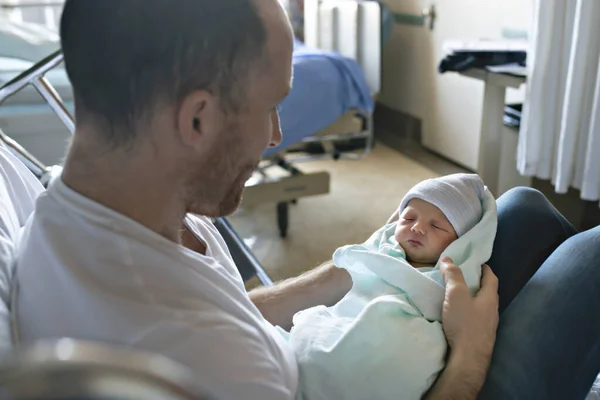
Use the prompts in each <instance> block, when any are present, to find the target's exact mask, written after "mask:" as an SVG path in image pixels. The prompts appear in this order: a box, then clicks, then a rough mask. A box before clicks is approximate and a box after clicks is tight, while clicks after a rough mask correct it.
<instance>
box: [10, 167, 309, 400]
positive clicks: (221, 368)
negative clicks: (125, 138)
mask: <svg viewBox="0 0 600 400" xmlns="http://www.w3.org/2000/svg"><path fill="white" fill-rule="evenodd" d="M186 224H187V226H188V227H189V228H190V230H191V231H192V232H193V233H194V234H195V235H196V236H197V237H198V239H200V240H201V241H203V242H204V243H205V244H206V246H207V248H208V250H207V255H206V256H203V255H200V254H198V253H195V252H193V251H190V250H188V249H186V248H184V247H183V246H180V245H178V244H176V243H173V242H171V241H169V240H167V239H165V238H164V237H162V236H160V235H158V234H156V233H154V232H152V231H150V230H149V229H147V228H145V227H143V226H142V225H140V224H138V223H136V222H134V221H133V220H131V219H128V218H126V217H125V216H123V215H121V214H118V213H116V212H114V211H113V210H110V209H108V208H106V207H104V206H102V205H100V204H98V203H96V202H93V201H91V200H90V199H88V198H86V197H83V196H81V195H79V194H78V193H76V192H74V191H73V190H71V189H70V188H68V187H67V186H66V185H65V184H64V183H63V182H62V180H61V179H55V180H54V181H53V182H52V183H51V185H50V188H49V189H48V191H47V192H46V193H43V194H42V195H40V197H39V199H38V201H37V205H36V210H35V213H34V215H33V217H32V218H31V219H30V220H29V221H28V223H27V225H26V226H25V228H24V231H23V234H22V236H21V241H20V243H19V246H18V255H17V265H16V278H17V282H18V292H17V293H18V294H17V299H16V300H17V301H16V303H17V304H16V310H14V311H13V312H16V316H17V321H18V327H19V331H20V340H21V341H22V342H29V341H32V340H38V339H55V338H60V337H70V338H74V339H82V340H98V341H102V342H107V343H111V344H117V345H125V346H131V347H134V348H138V349H142V350H147V351H152V352H155V353H159V354H162V355H165V356H167V357H170V358H171V359H173V360H176V361H179V362H180V363H182V364H184V365H186V366H188V367H189V368H191V369H192V371H194V372H195V374H196V375H197V377H198V382H199V384H200V385H201V386H202V387H203V388H205V389H206V390H208V391H209V392H210V393H212V394H213V395H214V396H215V397H217V398H218V399H249V400H253V399H256V400H268V399H292V398H294V396H295V392H296V387H297V384H298V370H297V365H296V360H295V357H294V354H293V352H292V350H291V348H289V346H288V345H287V343H286V342H285V341H284V340H283V338H282V337H281V336H280V335H279V334H278V332H277V331H276V329H275V328H274V327H273V326H272V325H270V324H269V323H268V322H267V321H266V320H264V318H263V317H262V315H261V314H260V312H259V311H258V309H257V308H256V307H255V306H254V304H253V303H252V302H251V301H250V299H249V297H248V295H247V293H246V290H245V288H244V284H243V281H242V278H241V276H240V274H239V272H238V270H237V268H236V267H235V265H234V263H233V260H232V258H231V256H230V254H229V251H228V250H227V247H226V245H225V242H224V241H223V238H222V237H221V236H220V234H219V233H218V231H217V230H216V228H215V227H214V225H213V224H212V223H211V222H210V220H208V219H206V218H203V217H196V216H188V217H187V218H186Z"/></svg>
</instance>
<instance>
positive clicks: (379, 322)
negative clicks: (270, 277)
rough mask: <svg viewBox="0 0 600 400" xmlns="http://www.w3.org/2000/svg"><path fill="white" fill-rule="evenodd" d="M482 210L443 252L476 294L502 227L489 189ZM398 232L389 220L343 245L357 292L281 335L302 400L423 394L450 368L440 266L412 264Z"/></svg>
mask: <svg viewBox="0 0 600 400" xmlns="http://www.w3.org/2000/svg"><path fill="white" fill-rule="evenodd" d="M483 209H484V215H483V218H482V219H481V221H480V222H479V223H478V224H477V225H476V226H475V227H474V228H473V229H471V230H470V231H469V232H467V233H466V234H464V235H463V236H462V237H460V238H459V239H458V240H456V241H455V242H454V243H452V244H451V245H450V246H449V247H448V248H447V249H446V250H445V251H444V253H443V254H442V257H443V256H450V257H451V258H452V259H453V260H454V262H455V264H457V265H459V266H460V268H461V269H462V271H463V273H464V275H465V279H466V281H467V284H468V286H469V288H470V289H471V291H472V293H473V294H475V293H476V292H477V291H478V289H479V283H480V279H481V265H482V264H484V263H486V262H487V261H488V260H489V258H490V255H491V252H492V246H493V243H494V238H495V235H496V228H497V211H496V202H495V199H494V197H493V196H492V195H491V194H490V192H489V191H488V190H487V189H486V195H485V198H484V202H483ZM394 230H395V224H389V225H386V226H384V227H382V228H381V229H379V230H378V231H377V232H375V233H374V234H373V235H372V236H371V238H369V240H367V241H366V242H365V243H363V244H362V245H352V246H346V247H342V248H340V249H338V250H337V251H336V252H335V253H334V256H333V259H334V262H335V264H336V265H337V266H338V267H339V268H345V269H347V270H348V272H349V273H350V275H351V276H352V280H353V282H354V285H353V288H352V290H351V291H350V292H349V293H348V294H347V295H346V296H345V297H344V298H343V299H342V300H341V301H340V302H339V303H338V304H336V305H335V306H333V307H325V306H318V307H314V308H310V309H308V310H304V311H302V312H299V313H298V314H296V315H295V316H294V327H293V329H292V330H291V332H290V333H289V334H288V333H285V332H282V333H283V334H284V335H285V336H286V337H287V339H288V341H289V343H290V344H291V345H292V347H293V348H294V350H295V353H296V358H297V361H298V365H299V368H300V386H299V390H298V396H297V398H298V399H308V400H317V399H319V400H320V399H322V400H333V399H344V400H353V399H356V400H364V399H390V400H391V399H394V400H397V399H419V398H421V396H422V395H423V394H424V393H425V392H426V391H427V390H428V389H429V387H430V386H431V385H432V384H433V382H434V381H435V379H436V378H437V376H438V374H439V373H440V371H441V370H442V369H443V368H444V359H445V356H446V347H447V344H446V340H445V337H444V333H443V331H442V326H441V317H442V304H443V300H444V280H443V278H442V276H441V273H440V272H439V266H438V265H436V266H433V267H431V268H422V269H419V270H417V269H415V268H413V267H412V266H411V265H410V264H409V263H408V262H407V261H406V260H405V253H404V251H403V250H402V248H401V247H400V246H399V245H398V243H397V242H396V240H395V238H394Z"/></svg>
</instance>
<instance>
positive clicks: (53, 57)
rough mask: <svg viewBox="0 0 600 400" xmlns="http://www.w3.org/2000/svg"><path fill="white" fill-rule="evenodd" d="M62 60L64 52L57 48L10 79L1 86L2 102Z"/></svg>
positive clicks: (0, 99)
mask: <svg viewBox="0 0 600 400" xmlns="http://www.w3.org/2000/svg"><path fill="white" fill-rule="evenodd" d="M62 60H63V55H62V52H61V51H60V50H57V51H56V52H54V53H52V54H50V55H49V56H48V57H46V58H44V59H43V60H42V61H40V62H38V63H36V64H35V65H34V66H33V67H31V68H29V69H28V70H26V71H24V72H22V73H20V74H19V75H18V76H17V77H15V78H13V79H11V80H10V81H8V82H7V83H6V84H5V85H4V86H2V87H1V88H0V104H2V103H3V102H4V100H6V99H7V98H8V97H10V96H12V95H13V94H15V93H17V92H18V91H20V90H22V89H23V88H24V87H25V86H27V85H29V84H31V83H32V82H33V81H34V80H38V79H40V78H41V77H43V76H44V75H45V74H46V73H47V72H48V71H50V70H51V69H53V68H54V67H56V66H57V65H58V64H60V63H61V62H62Z"/></svg>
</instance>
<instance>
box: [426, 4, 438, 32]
mask: <svg viewBox="0 0 600 400" xmlns="http://www.w3.org/2000/svg"><path fill="white" fill-rule="evenodd" d="M422 13H423V16H424V17H425V18H429V29H430V30H433V28H435V20H436V18H437V8H436V7H435V4H432V5H431V6H429V8H424V9H423V12H422Z"/></svg>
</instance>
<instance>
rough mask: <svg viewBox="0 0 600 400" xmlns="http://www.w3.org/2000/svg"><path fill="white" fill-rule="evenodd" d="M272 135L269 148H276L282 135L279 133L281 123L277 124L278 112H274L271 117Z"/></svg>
mask: <svg viewBox="0 0 600 400" xmlns="http://www.w3.org/2000/svg"><path fill="white" fill-rule="evenodd" d="M271 125H272V130H271V131H272V132H273V133H272V134H271V142H270V143H269V147H277V146H279V145H280V144H281V140H282V139H283V133H282V132H281V123H280V122H279V111H275V112H274V113H273V115H272V116H271Z"/></svg>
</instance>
